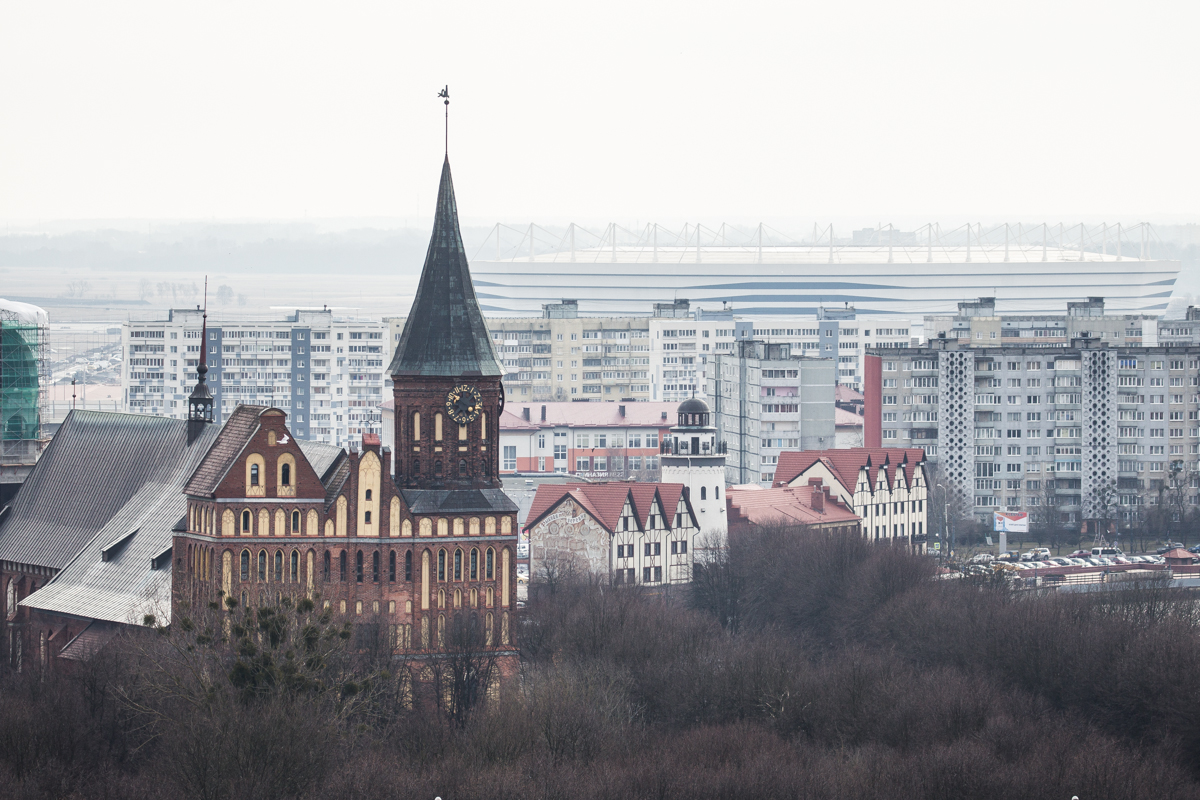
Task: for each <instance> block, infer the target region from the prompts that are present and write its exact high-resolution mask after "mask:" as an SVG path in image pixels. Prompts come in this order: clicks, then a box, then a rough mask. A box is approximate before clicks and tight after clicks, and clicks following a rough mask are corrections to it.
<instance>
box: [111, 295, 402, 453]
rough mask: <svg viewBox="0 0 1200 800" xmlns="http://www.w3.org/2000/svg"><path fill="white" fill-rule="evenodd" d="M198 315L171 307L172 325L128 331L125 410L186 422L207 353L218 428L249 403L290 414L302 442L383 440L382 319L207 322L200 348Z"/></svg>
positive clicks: (313, 315) (308, 313) (299, 315)
mask: <svg viewBox="0 0 1200 800" xmlns="http://www.w3.org/2000/svg"><path fill="white" fill-rule="evenodd" d="M201 317H202V312H201V311H200V310H199V309H197V310H194V311H193V310H188V309H172V310H171V311H170V313H169V314H168V317H167V319H165V320H156V321H149V322H126V323H124V324H123V325H122V328H121V346H122V351H123V353H124V355H125V365H124V369H123V371H122V373H121V392H122V399H123V402H124V405H125V409H126V410H128V411H130V412H132V413H135V414H155V415H158V416H165V417H174V418H176V419H185V418H186V416H187V393H188V392H189V391H190V390H191V387H192V386H193V385H194V384H195V382H196V372H195V370H196V365H197V363H198V362H199V356H200V349H201V347H204V348H205V355H206V357H207V360H208V365H209V369H210V373H209V379H208V381H209V386H210V387H211V390H212V394H213V399H214V413H215V421H216V422H218V423H220V422H222V421H224V420H225V419H226V418H227V417H228V416H229V414H231V413H232V412H233V410H234V409H235V408H236V407H237V406H238V404H239V403H244V404H247V405H263V406H271V407H275V408H281V409H284V410H286V411H287V412H288V414H289V419H290V421H291V428H292V429H293V430H294V434H295V435H296V436H298V437H299V438H301V439H309V440H312V441H319V442H325V443H327V444H333V445H354V444H356V443H357V442H359V441H360V440H361V438H362V436H363V435H364V434H375V435H377V436H378V435H379V434H380V432H381V424H380V417H379V404H380V403H381V402H382V400H383V397H384V387H385V383H386V382H385V372H384V358H385V357H386V351H387V349H388V342H387V340H386V337H387V336H388V326H387V325H386V324H385V323H383V322H379V321H374V320H365V319H349V318H343V317H335V316H334V315H333V313H332V312H331V311H328V310H315V311H314V310H298V311H296V313H295V314H292V315H290V316H288V317H286V318H284V319H280V320H237V321H235V320H232V319H226V320H222V321H219V322H218V323H217V324H209V325H208V328H207V331H208V333H207V340H206V341H205V342H203V343H202V342H201V341H200V328H201V322H202V319H201Z"/></svg>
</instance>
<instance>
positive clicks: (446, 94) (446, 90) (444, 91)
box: [438, 84, 450, 156]
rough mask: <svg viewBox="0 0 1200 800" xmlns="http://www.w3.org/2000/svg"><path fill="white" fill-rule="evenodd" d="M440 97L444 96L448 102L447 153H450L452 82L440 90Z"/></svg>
mask: <svg viewBox="0 0 1200 800" xmlns="http://www.w3.org/2000/svg"><path fill="white" fill-rule="evenodd" d="M438 97H444V98H445V103H446V155H447V156H449V155H450V84H446V88H444V89H442V90H441V91H440V92H438Z"/></svg>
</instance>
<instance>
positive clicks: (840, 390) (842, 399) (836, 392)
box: [833, 383, 863, 403]
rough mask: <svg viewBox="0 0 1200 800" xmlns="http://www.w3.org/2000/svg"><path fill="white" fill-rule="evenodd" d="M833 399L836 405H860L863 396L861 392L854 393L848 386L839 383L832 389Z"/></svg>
mask: <svg viewBox="0 0 1200 800" xmlns="http://www.w3.org/2000/svg"><path fill="white" fill-rule="evenodd" d="M833 399H834V402H837V403H861V402H863V395H862V392H856V391H854V390H853V389H851V388H850V387H849V386H845V385H843V384H840V383H839V384H837V385H836V386H834V387H833Z"/></svg>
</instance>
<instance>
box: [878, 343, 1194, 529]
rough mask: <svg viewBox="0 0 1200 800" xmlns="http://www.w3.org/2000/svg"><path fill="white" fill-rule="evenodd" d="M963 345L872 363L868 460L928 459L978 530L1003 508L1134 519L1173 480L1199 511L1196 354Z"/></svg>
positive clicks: (883, 356) (1075, 518) (1059, 517)
mask: <svg viewBox="0 0 1200 800" xmlns="http://www.w3.org/2000/svg"><path fill="white" fill-rule="evenodd" d="M971 341H972V344H971V345H967V344H966V341H965V340H958V339H935V340H933V341H931V342H930V344H929V346H927V347H921V348H910V349H909V350H906V351H902V352H895V353H884V352H878V353H872V354H870V355H869V356H868V362H869V363H868V375H869V376H870V377H869V379H868V381H867V391H866V433H865V438H866V444H867V446H868V447H871V446H879V444H882V445H883V446H884V447H905V448H908V447H920V448H923V449H924V450H925V453H926V455H927V457H928V459H929V462H930V463H931V464H934V465H936V466H937V472H938V476H939V478H938V480H940V481H942V482H943V483H946V482H948V483H949V485H950V486H952V487H953V488H955V489H957V491H958V492H959V494H960V496H961V498H962V499H963V501H964V502H965V503H966V504H968V505H969V506H970V507H971V509H972V511H973V513H975V514H976V515H978V516H979V518H980V519H981V520H987V519H989V518H990V514H991V512H992V511H993V510H1005V509H1007V510H1011V511H1030V512H1042V511H1046V512H1047V514H1049V515H1053V518H1054V519H1055V521H1057V522H1059V523H1061V524H1073V523H1078V522H1080V521H1082V520H1085V519H1092V518H1095V517H1096V516H1097V515H1098V513H1100V512H1101V511H1102V510H1103V509H1102V506H1103V503H1104V498H1105V494H1106V492H1109V491H1113V490H1115V492H1116V503H1117V505H1118V506H1119V507H1120V509H1121V510H1122V511H1123V512H1124V513H1123V516H1124V517H1125V518H1126V519H1132V517H1133V516H1134V514H1135V513H1136V507H1137V506H1138V505H1141V504H1142V503H1144V502H1145V501H1146V498H1147V497H1153V496H1154V494H1155V493H1156V492H1157V491H1158V490H1159V489H1161V488H1163V487H1164V486H1169V485H1170V482H1171V481H1172V480H1173V479H1174V480H1176V481H1178V479H1179V478H1180V477H1181V476H1182V477H1183V478H1184V480H1185V483H1186V486H1185V487H1184V488H1185V490H1186V492H1187V496H1188V500H1187V502H1188V503H1189V504H1192V505H1197V504H1200V483H1198V482H1197V481H1196V480H1195V479H1194V478H1193V477H1192V476H1193V475H1194V474H1195V472H1196V470H1197V467H1198V466H1200V346H1197V345H1195V344H1178V345H1158V346H1145V345H1132V346H1124V345H1123V346H1111V345H1110V344H1109V342H1108V341H1105V340H1101V339H1100V338H1098V337H1087V338H1083V337H1080V338H1075V339H1072V340H1071V342H1070V343H1069V344H1068V345H1067V346H1059V347H1055V348H1046V347H1041V346H1037V345H1020V346H1016V345H1014V346H1001V347H979V346H975V345H974V343H973V342H974V340H971ZM872 373H873V374H872ZM1105 487H1111V489H1106V488H1105ZM1047 506H1049V507H1053V509H1052V510H1050V509H1047V508H1046V507H1047Z"/></svg>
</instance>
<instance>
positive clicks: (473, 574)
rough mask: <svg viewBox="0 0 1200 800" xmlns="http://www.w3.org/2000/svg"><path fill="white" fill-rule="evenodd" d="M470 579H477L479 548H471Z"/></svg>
mask: <svg viewBox="0 0 1200 800" xmlns="http://www.w3.org/2000/svg"><path fill="white" fill-rule="evenodd" d="M471 580H473V581H475V580H479V550H477V549H476V548H474V547H472V548H471Z"/></svg>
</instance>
